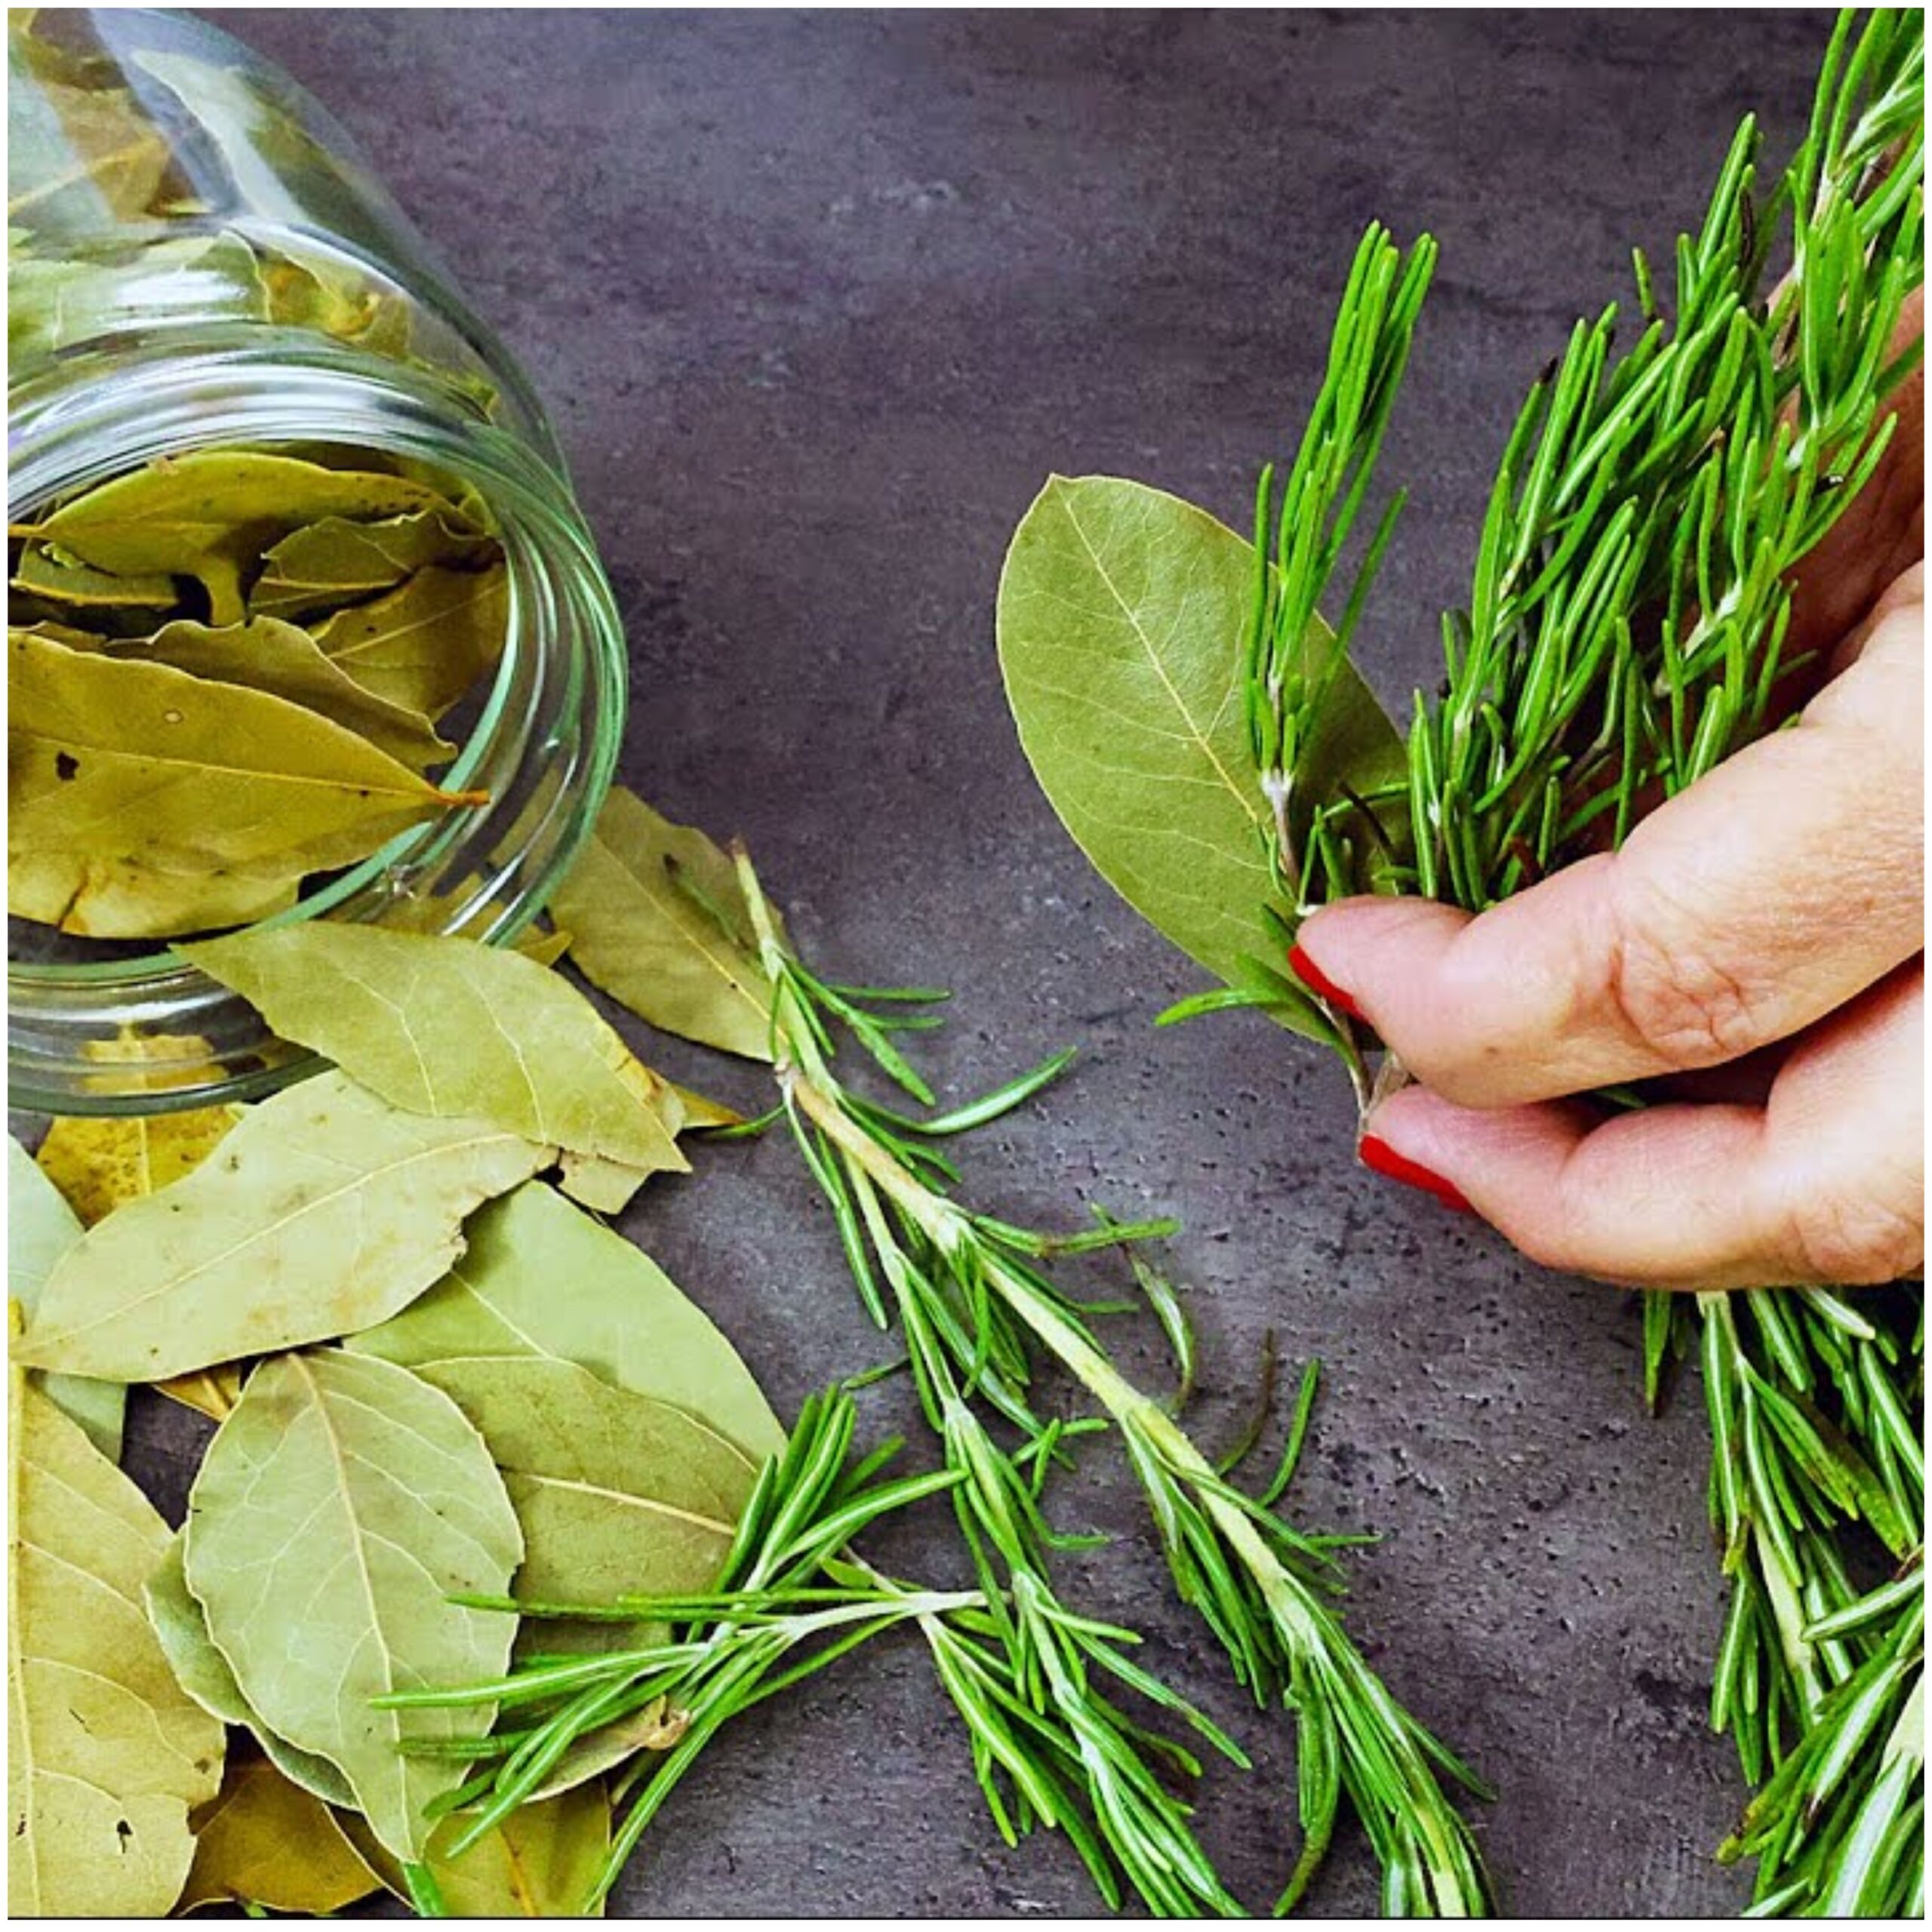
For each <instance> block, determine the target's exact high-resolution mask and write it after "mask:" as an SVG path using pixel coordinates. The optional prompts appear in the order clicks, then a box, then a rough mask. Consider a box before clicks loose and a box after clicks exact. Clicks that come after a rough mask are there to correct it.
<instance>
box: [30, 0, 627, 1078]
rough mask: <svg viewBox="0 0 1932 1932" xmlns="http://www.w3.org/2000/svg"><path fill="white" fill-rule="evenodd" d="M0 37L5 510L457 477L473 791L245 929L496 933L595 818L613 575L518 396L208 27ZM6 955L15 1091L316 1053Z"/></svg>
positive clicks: (213, 996)
mask: <svg viewBox="0 0 1932 1932" xmlns="http://www.w3.org/2000/svg"><path fill="white" fill-rule="evenodd" d="M8 135H9V159H8V172H9V181H8V206H9V222H10V248H9V264H8V266H9V275H8V334H9V342H10V349H11V355H10V361H9V374H8V398H7V414H8V445H9V451H10V458H11V461H10V475H9V483H8V520H9V522H10V523H17V522H20V521H25V520H26V519H28V518H31V517H32V515H34V514H35V512H37V511H38V509H41V508H42V506H46V505H48V504H49V503H52V502H54V500H57V499H61V498H64V497H68V496H70V495H72V494H73V493H74V492H75V491H78V490H80V489H82V488H86V487H88V486H90V485H94V484H96V483H98V482H101V481H105V480H106V479H107V478H109V477H111V476H112V475H116V474H118V473H119V472H123V471H125V470H128V469H134V468H136V467H138V466H140V465H142V464H144V463H148V462H149V461H151V460H152V459H154V458H155V457H163V456H170V455H179V454H183V453H184V452H186V451H192V450H197V449H208V448H221V447H233V446H235V445H245V446H248V447H249V448H275V447H277V446H284V447H286V446H290V445H297V446H301V445H307V446H310V447H313V446H315V445H331V446H336V447H338V448H345V447H346V448H351V449H353V450H355V451H367V452H374V453H377V456H378V457H379V458H380V459H383V460H389V459H405V460H411V461H412V462H414V463H418V464H422V465H426V466H429V467H430V468H432V469H434V470H435V472H438V474H439V475H441V477H443V478H448V480H449V481H450V482H451V484H452V485H454V486H456V487H457V488H461V489H463V490H464V491H466V492H473V493H474V495H475V498H477V499H480V500H481V503H482V505H483V506H484V507H485V510H486V511H487V513H488V518H489V519H490V520H491V522H492V523H493V524H494V529H495V533H496V534H497V537H499V539H500V543H501V545H502V548H503V553H504V558H505V561H506V567H507V571H506V574H507V580H508V592H509V596H508V606H509V618H508V635H507V637H506V641H505V646H504V649H503V655H502V657H501V658H500V660H499V663H498V667H497V671H496V672H495V675H494V683H493V685H491V687H490V688H489V690H488V695H487V697H486V698H485V700H484V701H483V702H482V703H481V709H480V710H479V711H478V712H476V714H475V716H474V719H473V721H472V723H471V724H469V727H468V728H467V734H466V737H465V739H464V741H463V743H462V745H461V747H460V752H459V753H458V755H457V759H456V761H455V762H454V764H452V765H451V767H450V768H449V769H448V771H447V772H445V773H443V774H439V777H438V783H439V784H440V785H441V786H443V787H444V788H445V789H448V790H451V791H460V790H467V791H471V792H487V793H488V802H487V803H486V804H477V805H470V806H452V807H451V808H448V809H446V810H445V811H444V812H443V813H442V814H441V816H440V817H436V818H435V819H433V820H430V821H429V822H428V823H423V824H420V825H417V826H414V827H413V828H411V829H409V830H407V831H405V832H402V833H401V834H400V835H398V836H397V837H396V838H394V839H392V841H390V842H389V844H387V845H386V846H385V847H383V849H382V850H381V851H379V852H377V854H375V855H374V857H371V858H369V859H368V860H365V862H364V863H361V864H360V865H359V866H356V867H355V869H353V870H352V871H349V872H346V873H343V875H340V876H338V877H336V878H333V879H331V880H330V881H328V883H327V884H325V886H323V887H322V888H321V889H319V890H315V891H311V892H309V893H308V894H306V895H305V896H304V897H302V898H301V899H300V900H299V901H298V902H297V904H296V905H295V906H293V907H292V908H291V909H289V910H288V911H287V912H282V913H280V914H278V915H276V916H275V918H272V919H269V920H265V921H263V924H287V923H288V922H290V921H294V920H297V919H307V918H318V917H321V916H327V917H329V918H346V919H356V920H363V921H376V922H380V923H382V924H392V925H404V926H408V927H411V928H414V929H417V930H422V931H438V932H446V933H460V934H466V935H468V936H469V937H475V938H478V939H481V940H485V941H488V942H491V943H506V942H508V941H509V940H511V939H512V938H513V937H515V935H516V934H518V933H519V932H520V931H521V930H522V929H523V928H525V926H527V925H528V923H529V921H531V919H532V918H534V917H535V915H537V912H538V911H539V910H540V909H541V907H542V905H543V900H544V899H545V897H546V894H548V893H549V891H550V889H551V888H552V886H553V885H554V884H555V882H556V881H557V879H558V878H559V877H560V876H561V873H562V872H563V871H564V869H565V868H566V867H567V866H568V864H569V863H570V861H571V859H572V857H574V854H575V853H576V851H577V848H578V846H579V844H580V842H581V841H582V839H583V837H584V835H586V832H588V830H589V827H590V826H591V823H592V821H593V820H594V819H595V815H596V813H597V810H598V806H599V805H600V804H601V802H602V800H603V797H604V794H605V791H606V789H608V786H609V783H610V781H611V775H612V773H613V771H614V768H615V764H616V761H617V747H618V743H619V740H620V735H621V732H622V728H623V706H624V697H625V685H626V679H625V654H624V648H623V638H622V633H621V630H620V625H619V622H618V618H617V610H616V607H615V605H614V601H613V599H612V597H611V590H610V587H609V585H608V582H607V581H606V580H605V576H604V573H603V571H602V569H601V566H600V565H599V564H598V560H597V555H596V552H595V547H594V546H593V544H592V540H591V537H590V534H589V531H588V529H587V528H586V525H585V523H584V520H583V515H582V513H581V512H580V510H579V509H578V508H577V504H576V502H575V500H574V497H573V496H572V494H571V485H570V482H569V479H568V474H567V472H566V470H565V465H564V461H563V459H562V457H561V454H560V453H559V451H558V447H557V443H556V439H555V435H554V434H553V433H552V431H551V429H550V427H549V424H548V423H547V422H546V420H545V418H544V416H543V411H542V410H541V408H540V407H539V405H537V401H536V400H535V398H534V395H532V393H531V389H530V388H529V386H528V383H526V382H525V380H524V378H523V377H522V375H521V373H520V372H519V371H518V369H517V368H516V366H515V364H514V363H513V362H512V361H511V360H510V358H509V355H508V354H507V353H506V352H505V350H504V349H503V347H502V346H501V345H500V343H498V342H497V340H496V339H495V337H494V336H493V335H492V334H491V333H490V331H488V329H487V328H485V326H484V325H483V324H482V323H481V322H480V321H478V319H477V318H476V317H475V315H474V314H473V313H472V312H471V311H470V310H469V308H468V307H467V306H466V304H465V303H464V302H463V300H462V298H461V297H460V296H458V295H457V294H456V293H455V292H454V290H453V289H452V288H451V286H450V285H449V284H448V281H445V279H444V278H443V277H442V275H441V272H439V271H438V269H436V268H435V266H433V265H432V262H431V260H430V258H429V252H428V251H427V249H426V246H425V245H424V243H423V241H422V240H421V238H420V237H419V236H418V235H417V233H416V232H415V231H414V229H412V228H411V226H410V224H409V223H408V220H407V218H406V217H405V216H404V215H403V214H402V213H401V211H400V209H398V208H397V207H396V206H395V204H394V203H393V202H391V201H390V200H389V198H388V196H387V195H386V194H385V192H383V189H382V188H381V187H380V185H379V184H378V183H377V182H376V180H374V177H372V176H371V174H370V173H369V172H368V169H367V168H366V166H365V165H364V164H363V163H362V162H361V161H360V160H359V159H358V158H357V156H356V154H355V149H354V146H353V145H352V143H351V142H350V140H349V137H347V135H346V134H344V132H343V131H342V130H341V129H340V128H338V127H337V125H335V123H334V122H333V121H332V120H331V119H330V118H329V117H328V115H327V114H325V112H323V111H322V109H321V108H320V107H319V106H318V105H317V104H316V103H315V102H314V101H313V100H311V99H310V98H309V97H308V96H307V95H306V94H304V93H303V92H302V91H300V89H298V88H297V87H296V86H295V85H294V83H293V82H291V81H290V80H289V79H288V78H287V76H286V75H283V74H281V72H278V70H277V69H274V68H272V67H271V66H269V65H268V64H267V63H265V62H263V61H261V60H258V59H257V58H256V57H254V55H252V54H250V53H249V52H248V51H247V50H246V49H245V48H242V46H240V45H238V43H237V42H235V41H234V40H232V39H231V38H229V36H228V35H225V34H223V33H222V32H219V31H217V29H214V28H212V27H210V26H207V25H205V24H204V23H202V22H200V21H198V20H192V19H190V18H188V17H185V16H183V15H180V14H172V13H164V12H151V11H118V10H115V9H109V8H100V9H85V10H72V11H70V10H65V9H63V10H59V11H51V12H45V13H35V11H33V10H31V9H15V10H12V11H11V14H10V25H9V29H8ZM43 931H44V929H43ZM9 950H10V955H25V954H28V953H30V952H34V951H36V950H37V951H38V952H40V953H41V954H42V957H40V958H31V957H23V956H12V957H10V959H9V964H8V1059H9V1072H10V1077H11V1090H10V1100H11V1105H12V1106H15V1107H19V1108H26V1109H34V1110H38V1111H42V1112H55V1113H67V1114H74V1113H114V1112H153V1111H155V1110H157V1109H165V1108H176V1107H186V1106H207V1105H209V1104H211V1103H214V1102H216V1101H217V1100H241V1099H248V1098H253V1097H258V1096H260V1095H261V1094H264V1093H266V1092H267V1091H270V1090H271V1089H272V1088H275V1087H278V1086H279V1085H281V1084H284V1083H285V1082H286V1081H289V1080H291V1079H293V1078H297V1077H298V1076H299V1075H301V1074H303V1072H307V1071H309V1070H311V1069H312V1067H313V1066H314V1065H315V1062H314V1061H313V1060H312V1057H309V1056H308V1055H307V1054H305V1053H304V1052H303V1051H302V1050H300V1049H299V1048H294V1047H291V1046H289V1045H288V1044H285V1042H283V1041H279V1040H278V1039H276V1038H275V1036H274V1035H272V1033H271V1032H269V1030H268V1029H267V1028H266V1026H264V1025H263V1023H262V1021H261V1020H260V1017H259V1016H257V1014H255V1013H254V1011H253V1009H252V1008H250V1007H249V1006H248V1004H247V1003H246V1002H245V1001H242V999H240V998H238V997H237V996H236V995H234V994H232V993H230V992H228V991H227V990H226V989H225V988H223V987H222V986H219V985H217V983H215V982H214V981H213V980H210V979H209V978H208V977H206V976H205V974H202V973H201V972H200V971H198V970H197V969H195V968H192V967H191V966H189V965H188V964H186V962H185V961H183V960H182V959H181V958H180V957H179V956H178V955H175V954H173V953H171V952H165V951H163V952H143V956H140V957H129V956H125V955H128V953H129V952H131V951H132V950H134V949H131V948H129V947H128V946H122V947H118V948H114V949H107V948H97V949H96V951H97V952H106V951H113V952H118V954H120V955H123V956H119V957H111V958H106V957H92V958H84V959H75V958H66V957H59V958H50V957H47V956H45V955H46V954H47V953H48V952H49V951H50V950H59V949H57V948H50V946H48V944H47V943H45V941H44V940H43V941H42V942H40V943H37V944H36V943H34V942H32V941H29V942H23V943H16V944H14V945H10V949H9Z"/></svg>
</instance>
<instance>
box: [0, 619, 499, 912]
mask: <svg viewBox="0 0 1932 1932" xmlns="http://www.w3.org/2000/svg"><path fill="white" fill-rule="evenodd" d="M8 667H9V676H8V705H9V709H8V807H9V810H8V860H9V870H8V903H9V906H10V907H11V909H12V910H13V911H14V912H16V913H17V914H19V915H21V916H22V917H24V918H35V919H40V920H42V921H45V922H47V923H48V924H58V925H60V926H61V927H62V928H63V930H66V931H72V932H91V933H94V934H97V935H98V936H101V937H149V936H152V934H154V933H155V932H156V931H180V930H181V928H180V926H178V925H173V926H171V925H169V924H168V923H167V921H162V922H161V923H159V924H156V923H155V922H153V921H148V920H143V919H142V918H140V917H138V916H137V915H138V913H139V912H140V902H139V900H138V898H135V899H134V900H132V901H130V900H129V899H128V896H127V892H126V884H127V875H128V869H132V870H133V871H134V872H140V870H141V869H151V870H152V871H154V872H158V873H159V874H161V875H164V876H165V877H168V878H177V879H179V880H180V881H182V882H183V884H189V883H192V881H193V880H194V878H195V877H197V876H202V877H203V878H206V879H208V881H209V883H210V884H211V887H212V886H213V885H214V884H218V883H219V882H220V880H221V879H222V878H224V877H233V878H240V879H243V880H248V879H252V880H254V881H256V882H257V885H258V887H260V888H263V889H264V890H266V888H267V887H268V886H269V884H271V883H272V881H273V880H274V879H275V878H277V877H278V876H285V875H288V874H289V873H291V872H294V873H296V874H298V875H299V874H300V872H303V871H309V870H318V869H321V868H324V867H326V866H338V865H346V864H349V863H353V862H354V861H355V860H358V859H361V858H363V857H367V856H368V854H369V853H371V851H374V850H375V849H376V848H377V846H379V845H380V844H382V843H383V841H384V840H385V839H386V838H389V836H390V835H392V834H393V833H395V832H398V831H401V829H403V828H404V827H405V826H409V825H412V824H415V823H419V822H420V821H421V820H423V819H425V818H429V817H435V815H436V814H438V812H440V811H442V810H443V809H444V808H445V807H447V806H449V805H452V804H474V803H475V802H478V801H477V800H476V799H475V798H474V797H473V796H472V795H456V794H452V793H448V792H441V791H438V789H436V788H435V786H432V785H431V784H429V783H427V782H426V780H423V778H422V777H420V775H419V774H417V773H415V772H413V771H410V770H409V769H408V767H406V766H405V765H401V764H398V763H397V762H396V761H395V759H394V758H390V757H389V756H388V755H386V753H384V752H380V751H378V750H377V749H376V748H375V747H374V746H372V745H370V744H368V743H365V741H364V740H362V739H361V738H360V737H358V736H357V735H356V734H355V733H354V732H352V731H346V730H345V729H344V728H343V727H342V726H341V725H339V724H332V723H331V722H330V721H329V720H328V719H327V718H321V717H318V716H317V715H316V714H315V712H311V711H308V710H306V709H303V707H302V706H299V705H294V704H291V703H288V701H287V700H285V699H283V698H278V697H271V696H269V694H266V693H265V692H260V691H248V690H245V689H242V688H239V687H238V686H235V685H223V684H214V683H211V682H209V681H207V680H205V679H203V678H195V677H191V676H189V675H188V674H187V673H186V672H183V671H177V670H175V669H173V668H172V667H171V666H167V665H163V664H141V663H133V662H131V661H129V660H125V659H120V658H113V657H104V656H100V655H94V654H87V653H83V652H80V651H66V650H63V648H61V647H60V646H59V645H54V644H50V643H48V642H47V641H45V639H42V638H36V637H35V636H34V635H32V633H30V632H14V633H12V634H11V635H10V637H9V638H8Z"/></svg>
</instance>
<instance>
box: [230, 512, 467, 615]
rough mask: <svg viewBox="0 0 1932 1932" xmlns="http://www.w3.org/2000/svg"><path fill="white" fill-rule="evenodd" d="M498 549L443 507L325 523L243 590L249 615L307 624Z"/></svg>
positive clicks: (285, 543) (269, 561) (275, 555)
mask: <svg viewBox="0 0 1932 1932" xmlns="http://www.w3.org/2000/svg"><path fill="white" fill-rule="evenodd" d="M495 547H496V546H495V543H494V539H492V538H491V537H486V536H485V535H483V534H481V532H479V531H477V530H476V529H475V528H474V527H473V526H472V525H471V524H470V523H469V521H467V520H466V518H461V517H460V516H455V515H451V512H450V511H448V509H433V510H416V511H413V512H411V513H410V514H409V515H407V516H396V517H384V518H378V519H377V520H375V521H362V522H358V521H354V520H353V519H352V518H348V517H340V516H326V517H323V518H321V519H320V520H319V521H316V522H315V523H312V524H308V525H304V526H303V528H301V529H300V530H297V531H291V532H290V533H289V534H288V536H286V537H284V538H282V540H281V541H280V542H279V543H276V544H275V545H274V546H272V548H271V549H269V552H267V554H266V555H265V556H264V557H263V559H262V574H261V575H260V577H257V579H256V580H255V583H254V588H253V589H251V590H250V592H248V609H249V611H250V613H251V614H252V615H254V616H257V617H290V618H297V619H307V618H309V617H313V616H314V615H315V614H316V613H317V612H318V611H321V612H331V611H337V610H340V609H342V608H344V607H346V606H347V605H351V604H357V603H361V602H363V601H366V600H367V599H368V598H373V597H375V596H378V595H380V594H381V593H382V592H385V591H388V590H393V589H395V588H396V586H398V585H399V584H401V583H403V582H404V581H405V579H407V578H408V577H411V576H412V575H413V574H414V573H415V572H416V571H419V570H422V569H423V568H426V567H427V566H429V565H446V566H454V567H463V566H470V565H475V564H477V563H478V562H480V561H484V560H485V559H487V558H488V557H489V556H490V555H491V553H492V552H494V549H495Z"/></svg>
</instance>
